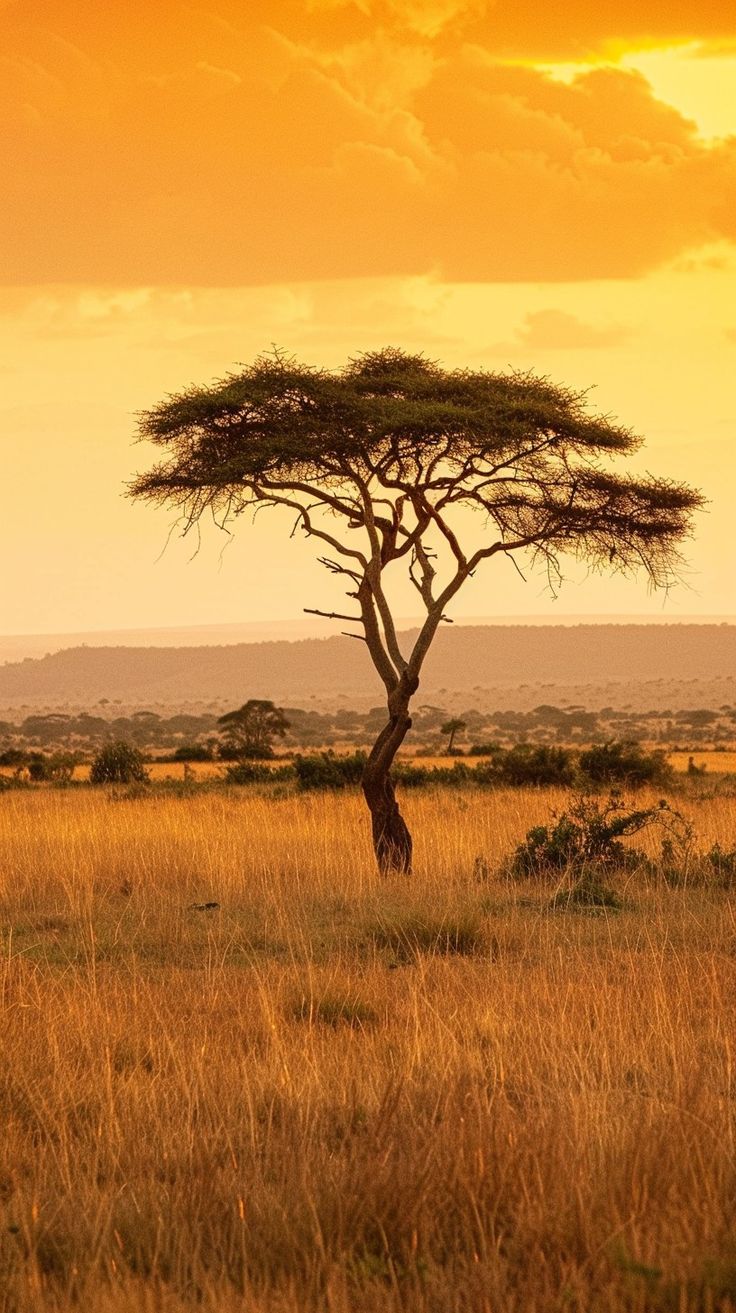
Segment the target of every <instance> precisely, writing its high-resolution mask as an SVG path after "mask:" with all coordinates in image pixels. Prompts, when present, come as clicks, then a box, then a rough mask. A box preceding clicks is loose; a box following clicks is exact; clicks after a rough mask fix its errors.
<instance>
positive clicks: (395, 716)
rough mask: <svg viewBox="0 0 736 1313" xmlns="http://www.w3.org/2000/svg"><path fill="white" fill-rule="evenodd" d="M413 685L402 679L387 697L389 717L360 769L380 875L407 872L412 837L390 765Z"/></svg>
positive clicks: (406, 726)
mask: <svg viewBox="0 0 736 1313" xmlns="http://www.w3.org/2000/svg"><path fill="white" fill-rule="evenodd" d="M413 692H414V688H411V687H408V686H407V683H406V681H402V685H401V686H400V688H399V690H397V693H396V694H395V695H392V696H391V698H389V720H388V723H387V724H386V725H384V727H383V729H382V730H381V733H380V734H379V736H378V738H377V739H376V742H375V743H374V745H373V748H372V750H371V752H370V755H369V757H368V760H367V762H366V764H365V770H364V771H363V779H362V788H363V795H364V797H365V800H366V802H367V804H368V808H369V810H370V813H371V824H372V828H373V851H374V852H375V854H376V861H377V863H378V869H379V871H380V873H381V875H392V874H399V875H410V874H411V861H412V838H411V834H410V833H409V829H408V826H407V824H406V821H405V820H404V818H403V816H402V815H401V812H400V810H399V804H398V802H397V801H396V793H395V790H394V784H393V780H392V779H391V766H392V763H393V760H394V757H395V756H396V753H397V751H398V749H399V748H400V746H401V744H402V743H403V741H404V739H405V738H406V735H407V733H408V731H409V730H410V729H411V716H410V715H409V698H410V697H411V694H412V693H413Z"/></svg>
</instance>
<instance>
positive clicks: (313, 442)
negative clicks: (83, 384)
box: [130, 349, 702, 873]
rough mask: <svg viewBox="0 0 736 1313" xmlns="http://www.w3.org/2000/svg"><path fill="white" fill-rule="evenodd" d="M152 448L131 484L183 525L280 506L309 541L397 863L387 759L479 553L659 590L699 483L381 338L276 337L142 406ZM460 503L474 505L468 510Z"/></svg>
mask: <svg viewBox="0 0 736 1313" xmlns="http://www.w3.org/2000/svg"><path fill="white" fill-rule="evenodd" d="M140 435H141V437H143V438H147V439H150V440H151V441H152V442H153V443H155V444H156V445H157V446H158V447H161V448H163V451H164V455H163V459H162V460H161V461H160V462H159V463H158V464H156V465H155V466H154V467H153V468H152V469H151V470H150V471H149V472H148V473H145V474H141V475H139V476H138V478H137V479H136V480H135V481H134V482H133V484H132V485H131V489H130V491H131V495H132V496H134V497H138V498H144V499H146V500H148V501H151V502H154V503H158V504H164V505H167V506H173V507H174V508H176V509H177V510H178V512H179V514H180V516H181V523H182V526H183V532H185V533H186V532H187V531H189V530H190V529H192V528H193V527H194V526H197V525H198V524H199V522H200V520H201V518H202V516H203V514H204V513H205V512H207V511H211V512H212V515H213V517H214V519H215V521H216V522H217V523H218V524H219V525H221V526H223V525H228V524H229V523H230V522H231V521H232V519H233V517H236V516H239V515H241V514H243V513H244V512H246V511H248V510H249V509H250V510H259V509H260V508H263V507H284V508H286V509H287V510H288V511H290V512H291V513H292V514H293V516H294V527H293V529H292V533H294V532H295V531H297V530H301V531H303V533H304V534H305V535H306V537H307V538H313V539H315V540H316V542H317V543H318V544H320V545H321V550H322V551H323V552H325V553H329V554H324V555H322V556H320V557H319V560H320V561H321V563H322V564H323V565H324V566H325V567H326V568H327V569H328V570H329V571H330V572H331V573H332V574H333V575H335V576H337V578H338V579H339V580H341V581H342V583H343V584H344V586H345V591H346V593H347V595H348V596H349V597H350V598H351V599H353V601H354V603H355V611H354V612H353V613H342V612H335V611H322V610H319V609H317V608H314V607H305V608H304V609H305V611H309V612H310V613H311V614H315V615H322V616H326V617H327V618H330V619H336V620H340V621H348V622H350V624H351V625H357V626H358V633H357V634H356V633H355V632H354V630H351V631H350V633H351V635H352V636H354V637H358V638H360V639H361V640H362V641H363V642H365V644H366V646H367V650H368V652H369V654H370V657H371V660H372V662H373V664H374V666H375V668H376V671H377V672H378V675H379V676H380V678H381V680H382V681H383V684H384V687H385V690H386V707H387V716H386V723H385V725H384V726H383V728H382V729H381V731H380V733H379V734H378V737H377V738H376V741H375V743H374V745H373V748H372V750H371V752H370V754H369V756H368V759H367V762H366V766H365V771H364V775H363V781H362V787H363V793H364V795H365V799H366V802H367V804H368V807H369V809H370V813H371V820H372V829H373V844H374V849H375V853H376V858H377V861H378V865H379V869H380V870H381V871H382V872H384V873H387V872H390V871H392V870H398V871H402V872H408V871H410V869H411V861H412V839H411V835H410V833H409V830H408V829H407V826H406V823H405V821H404V819H403V817H402V815H401V812H400V810H399V806H398V802H397V800H396V795H395V791H394V786H393V782H392V779H391V765H392V762H393V760H394V757H395V755H396V752H397V750H398V748H399V747H400V745H401V743H402V742H403V740H404V738H405V736H406V733H407V731H408V730H409V728H410V726H411V715H410V704H411V699H412V697H413V695H414V694H415V692H416V690H417V688H418V686H419V677H420V673H421V670H422V665H423V663H424V660H425V658H426V656H427V653H428V651H429V649H430V645H431V643H432V640H433V638H434V636H435V634H436V632H437V630H438V628H439V625H440V624H441V622H442V621H443V620H446V619H447V618H448V617H447V616H446V609H447V607H448V606H449V604H450V603H451V602H452V600H453V598H454V597H455V596H456V595H457V593H458V592H459V590H460V589H461V588H462V586H463V584H464V583H465V582H466V581H467V580H468V579H469V578H470V577H471V576H472V575H474V574H475V572H476V570H478V568H479V567H480V566H484V565H485V564H486V563H487V562H489V561H491V560H493V559H494V558H496V557H511V558H512V559H513V560H516V559H517V557H518V556H519V555H524V554H526V555H527V556H531V557H532V559H533V560H536V561H537V562H541V563H542V564H543V565H544V566H546V569H547V572H548V578H549V580H550V582H551V584H553V585H554V584H555V583H556V582H558V581H559V580H560V579H561V577H562V576H561V560H560V558H561V557H562V556H564V555H565V554H570V555H572V556H573V557H577V558H578V559H582V560H583V561H585V562H587V563H588V564H589V565H590V566H591V567H592V568H601V569H611V570H613V571H619V572H633V571H636V570H637V569H642V570H643V571H644V572H645V574H646V575H647V576H648V578H649V580H650V582H651V583H652V584H653V585H654V586H657V587H666V586H668V585H669V584H670V583H672V582H673V581H674V580H675V579H676V577H677V574H678V567H679V565H680V556H679V553H678V544H679V543H680V542H681V540H682V539H683V538H684V537H685V536H686V535H687V533H688V532H689V529H690V522H691V516H692V512H693V511H694V510H695V509H696V508H697V507H698V506H699V505H700V504H701V501H702V499H701V497H700V495H699V494H698V493H697V492H696V491H694V490H693V489H691V488H690V487H688V486H687V485H685V484H681V483H676V482H674V481H672V480H670V479H664V478H654V477H652V476H646V477H635V476H633V475H631V474H617V473H614V472H613V470H612V469H611V468H610V466H609V459H608V458H609V457H613V456H617V455H624V456H625V455H628V454H630V453H632V452H634V451H636V449H637V448H638V446H639V441H640V440H639V439H638V438H636V437H635V436H634V434H633V433H631V432H630V431H629V430H628V429H625V428H622V427H620V426H619V425H618V424H616V423H614V422H612V421H611V420H610V419H609V418H607V417H604V416H599V415H594V414H591V413H590V412H589V411H588V409H587V407H586V404H585V396H584V394H581V393H578V392H574V391H571V390H570V389H568V388H566V387H562V386H557V385H555V384H553V383H551V382H550V381H548V380H547V379H544V378H540V377H537V376H535V375H534V374H531V373H529V374H518V373H511V374H493V373H490V372H485V371H482V372H471V371H469V370H465V369H458V370H445V369H443V368H441V367H440V366H439V365H437V364H435V363H433V362H431V361H429V360H426V359H425V358H424V357H422V356H413V355H408V354H406V353H404V352H401V351H398V350H394V349H386V350H382V351H378V352H372V353H369V354H366V355H362V356H359V357H357V358H356V359H354V360H352V361H350V362H349V363H348V365H347V366H346V367H345V368H343V369H342V370H338V371H328V370H325V369H315V368H311V367H308V366H304V365H301V364H300V363H298V362H296V361H294V360H293V359H291V358H287V357H286V356H283V355H281V354H280V353H275V354H274V355H273V356H266V357H259V358H258V359H256V361H255V362H254V363H253V364H252V365H250V366H247V367H245V368H243V369H242V370H241V371H240V372H238V373H236V374H231V375H229V376H227V377H226V378H224V379H223V380H221V381H219V382H217V383H216V384H214V385H213V386H211V387H206V388H192V389H190V390H188V391H186V392H183V393H181V394H180V395H178V396H172V397H168V398H166V399H165V400H164V401H162V402H161V403H160V404H159V405H158V406H156V407H154V408H153V409H152V410H150V411H148V412H145V413H144V414H143V415H142V416H141V417H140ZM469 511H475V512H477V513H478V516H479V522H478V523H476V522H475V521H474V519H473V517H472V516H471V515H469V514H468V512H469ZM400 567H403V568H404V570H405V571H406V572H408V576H409V578H410V579H411V581H412V583H413V585H414V587H415V588H416V591H417V594H418V596H419V598H420V599H421V603H422V606H423V612H424V620H423V622H422V624H421V626H420V628H419V631H418V633H417V634H416V635H415V636H413V637H412V641H411V643H410V644H409V645H408V646H405V645H402V643H401V642H400V641H399V637H398V635H397V631H396V624H395V620H394V614H393V610H392V605H391V601H390V593H389V591H388V589H389V586H390V584H391V579H392V577H393V576H394V575H395V573H396V571H397V570H398V569H399V568H400Z"/></svg>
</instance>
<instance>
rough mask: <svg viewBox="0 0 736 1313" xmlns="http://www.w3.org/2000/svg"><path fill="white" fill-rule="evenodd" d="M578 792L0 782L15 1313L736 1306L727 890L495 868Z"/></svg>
mask: <svg viewBox="0 0 736 1313" xmlns="http://www.w3.org/2000/svg"><path fill="white" fill-rule="evenodd" d="M656 797H657V795H656V794H652V795H649V794H647V795H646V796H645V801H646V802H648V803H651V802H652V801H654V800H656ZM568 801H569V795H565V794H563V793H562V792H558V791H554V790H550V789H546V790H545V789H533V790H522V789H519V790H500V789H499V790H487V791H480V790H474V789H472V790H465V791H462V790H453V789H450V788H436V789H434V788H433V789H429V790H426V791H416V792H415V793H413V794H408V793H407V795H406V797H405V801H404V804H403V805H404V806H405V810H406V814H407V818H408V820H409V822H410V824H411V826H412V829H413V831H414V834H415V839H416V863H415V873H414V875H413V876H412V877H411V878H409V879H406V878H404V879H398V878H396V879H392V880H380V879H379V877H378V876H377V875H376V874H375V870H374V865H373V859H372V853H371V846H370V835H369V826H368V823H367V820H366V816H365V815H364V810H363V805H362V800H361V799H360V798H359V796H358V795H357V794H353V793H350V792H345V793H343V794H340V795H337V794H315V795H304V796H299V795H294V794H293V793H289V792H288V791H286V790H284V791H279V789H278V788H277V787H275V786H272V787H270V788H267V787H264V788H261V789H256V788H254V789H247V788H243V789H235V788H233V789H225V788H221V789H219V790H218V789H202V790H193V791H192V790H190V791H186V790H183V789H182V790H180V791H179V792H178V793H177V792H176V791H175V790H171V789H170V790H165V789H164V790H158V791H157V790H155V789H153V790H149V791H147V792H146V790H135V789H131V790H125V789H122V790H121V789H91V788H86V787H85V788H69V789H48V790H46V789H38V790H33V789H27V790H20V789H19V790H15V791H8V792H6V793H4V794H3V796H2V798H0V842H1V845H2V848H1V850H2V852H3V865H2V870H1V872H0V878H1V880H2V886H1V888H2V902H1V904H0V926H1V928H2V954H1V959H0V962H1V964H0V999H1V1013H0V1024H1V1026H2V1051H1V1054H0V1109H1V1111H2V1123H3V1135H2V1139H1V1140H0V1291H1V1292H2V1293H0V1308H1V1309H2V1310H3V1313H38V1311H39V1310H59V1313H62V1311H66V1310H71V1309H72V1308H75V1309H84V1310H94V1311H95V1313H97V1311H99V1313H123V1310H126V1311H127V1310H134V1311H135V1313H139V1311H140V1313H183V1311H184V1310H190V1309H194V1308H197V1309H201V1310H204V1311H207V1310H213V1311H214V1310H221V1311H222V1313H230V1311H231V1310H233V1311H234V1310H236V1309H237V1310H246V1311H247V1313H297V1311H298V1313H302V1311H306V1313H312V1311H314V1313H317V1311H318V1310H319V1311H322V1310H327V1311H328V1313H389V1311H390V1313H394V1311H396V1313H398V1310H406V1311H407V1313H409V1311H411V1313H413V1311H414V1310H417V1311H419V1310H421V1311H422V1313H476V1311H477V1313H507V1311H508V1313H542V1310H544V1311H545V1313H546V1311H547V1310H556V1309H560V1310H561V1309H573V1310H579V1311H580V1313H583V1311H585V1313H588V1311H591V1310H596V1311H597V1310H600V1311H601V1313H603V1311H604V1310H605V1311H606V1313H618V1311H619V1310H621V1311H623V1310H631V1311H632V1313H635V1311H639V1313H645V1311H646V1310H657V1311H659V1310H661V1311H662V1313H670V1311H671V1313H707V1311H709V1310H723V1311H726V1310H731V1309H734V1308H736V1240H735V1234H736V1233H735V1231H734V1223H735V1222H736V1162H735V1159H734V1150H735V1146H734V1130H735V1125H736V1080H735V1079H734V1070H733V1061H734V1050H735V1046H736V1035H735V1034H734V1029H735V1028H734V1004H735V1003H736V902H735V900H734V892H733V890H732V889H729V882H728V881H724V880H722V879H716V878H715V875H714V877H713V878H707V877H706V876H705V875H704V874H703V871H702V869H701V867H699V866H697V864H696V865H694V866H693V870H692V872H691V874H690V875H688V871H687V870H686V869H685V870H684V872H681V874H680V878H679V879H678V880H676V881H672V880H671V879H670V880H667V879H665V878H664V877H663V875H661V874H658V866H657V862H656V860H654V856H655V852H654V848H653V849H652V857H653V860H652V863H651V864H650V865H649V866H648V867H646V868H641V869H640V870H638V871H634V870H632V871H626V870H624V871H622V872H620V873H619V875H618V876H617V877H616V887H617V891H618V893H619V894H620V897H621V900H622V904H623V905H622V907H621V909H620V910H614V909H613V908H605V907H603V908H591V907H575V906H574V905H569V906H566V905H565V904H564V903H562V904H561V903H560V902H559V900H558V902H557V904H556V905H554V906H553V904H552V894H553V893H554V890H553V889H551V888H550V885H549V884H548V883H541V882H534V881H530V880H526V881H524V880H522V881H518V880H513V881H512V880H509V879H506V878H504V877H503V875H502V874H501V871H502V867H503V863H504V860H505V859H506V858H507V857H508V854H509V853H510V852H512V851H513V849H514V848H515V846H516V845H517V844H519V843H520V842H521V840H522V839H523V837H524V834H525V833H526V831H527V830H528V828H529V827H530V826H531V825H533V824H535V823H539V822H546V821H547V820H548V819H549V817H550V812H551V811H552V809H554V808H557V809H558V810H560V809H562V808H564V807H565V806H566V805H567V803H568ZM676 805H677V806H678V807H680V808H681V809H682V810H683V811H684V812H686V814H687V815H688V817H689V818H690V819H691V820H692V821H693V823H694V826H695V829H696V832H697V836H698V843H699V844H700V845H701V846H702V847H703V848H704V849H705V848H709V847H710V846H711V845H712V844H719V845H720V846H721V848H722V849H723V850H724V851H725V850H732V849H733V848H734V842H735V837H736V798H734V797H732V796H729V794H728V792H727V791H726V792H721V793H719V791H718V790H716V789H712V790H710V791H708V790H706V789H705V788H703V789H702V790H701V793H700V794H699V795H698V796H695V795H692V796H690V795H688V796H686V797H684V798H678V800H677V803H676ZM642 842H643V843H646V842H650V843H652V844H654V843H655V840H654V838H653V837H652V836H649V838H647V836H646V835H645V836H643V837H642ZM479 859H480V860H479ZM731 884H733V882H731ZM207 904H216V906H209V907H208V906H207Z"/></svg>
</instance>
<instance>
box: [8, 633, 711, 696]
mask: <svg viewBox="0 0 736 1313" xmlns="http://www.w3.org/2000/svg"><path fill="white" fill-rule="evenodd" d="M415 632H416V631H411V630H410V631H407V632H406V633H405V634H404V636H403V640H402V641H403V645H404V647H405V648H406V647H407V646H408V645H409V644H410V642H411V639H412V635H413V633H415ZM734 677H736V625H733V624H725V623H724V624H712V625H711V624H681V623H680V624H673V625H664V624H659V625H647V624H638V625H637V624H622V625H621V624H619V625H607V624H580V625H570V626H563V625H546V626H543V625H498V626H491V625H482V626H481V625H479V626H470V625H468V626H456V627H453V628H446V629H443V630H442V631H441V632H440V633H439V634H438V635H437V639H436V641H435V644H434V646H433V648H432V651H431V652H430V655H429V657H428V659H427V662H426V665H425V670H424V675H423V679H422V693H423V697H424V699H425V700H427V699H428V698H431V696H432V695H434V694H436V693H437V692H438V691H439V692H442V693H447V692H455V693H458V694H460V693H466V694H467V693H470V692H471V691H475V692H476V693H477V692H478V691H479V690H480V691H481V692H482V691H483V690H484V689H488V690H489V691H490V689H493V690H495V691H497V690H499V689H509V690H510V689H513V688H519V687H520V686H523V685H531V686H535V687H540V688H541V687H544V686H565V687H568V688H572V687H578V686H581V685H594V686H601V687H602V686H604V685H606V684H615V683H617V682H620V683H626V684H632V683H633V684H637V683H647V684H652V683H656V682H657V681H665V682H667V683H669V682H671V681H676V682H678V683H683V682H688V681H694V682H696V683H701V682H703V681H705V682H710V683H712V682H713V681H724V680H725V681H729V682H730V681H731V680H733V679H734ZM381 691H382V690H381V685H380V683H379V680H378V677H377V676H376V674H375V672H374V671H373V668H372V666H371V663H370V661H369V659H368V655H367V652H366V651H365V649H364V647H363V645H362V644H361V643H359V642H355V641H353V640H351V639H349V638H345V637H332V638H325V639H314V638H312V639H304V640H301V641H297V642H285V641H276V642H266V643H235V644H229V645H226V646H203V647H194V646H187V647H130V646H126V647H122V646H119V647H86V646H80V647H72V648H67V649H64V650H62V651H59V652H54V653H52V654H49V655H46V656H44V657H41V658H27V659H25V660H23V661H18V662H8V663H6V664H5V665H2V666H0V706H2V707H25V706H28V707H35V706H46V707H47V706H52V705H65V704H68V705H69V706H84V707H87V706H91V705H94V704H97V703H99V702H100V701H102V700H109V701H110V702H120V703H123V704H125V705H126V706H144V705H148V704H154V703H155V704H157V705H164V706H172V707H174V706H180V705H182V704H187V703H197V704H205V705H207V704H212V705H217V704H220V703H234V704H236V703H238V702H242V701H244V700H245V699H246V698H248V697H264V698H273V699H274V700H276V701H279V702H282V703H287V704H289V703H290V704H292V705H293V704H294V703H304V702H305V701H307V700H308V699H310V698H317V699H320V700H323V699H325V698H335V697H337V696H339V695H344V696H346V697H352V698H354V699H356V700H360V701H363V700H364V699H366V698H368V699H372V700H373V701H375V702H378V701H380V700H381ZM693 692H695V691H694V690H693ZM543 700H550V699H549V698H546V699H543Z"/></svg>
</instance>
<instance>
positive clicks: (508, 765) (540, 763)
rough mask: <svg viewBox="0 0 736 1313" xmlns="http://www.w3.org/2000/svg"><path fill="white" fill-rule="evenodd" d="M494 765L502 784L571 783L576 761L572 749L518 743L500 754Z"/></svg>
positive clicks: (562, 784) (563, 784)
mask: <svg viewBox="0 0 736 1313" xmlns="http://www.w3.org/2000/svg"><path fill="white" fill-rule="evenodd" d="M493 764H494V766H495V770H496V773H497V775H498V778H499V780H500V782H501V783H502V784H511V785H515V786H517V787H518V786H520V785H524V784H536V785H544V784H557V785H561V786H566V785H570V784H572V783H573V780H574V778H575V762H574V757H573V754H572V752H570V751H569V749H568V748H557V747H549V746H548V745H547V744H534V743H517V744H516V745H515V746H514V747H513V748H510V749H509V750H508V752H504V753H498V754H496V760H495V761H494V763H493Z"/></svg>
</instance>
